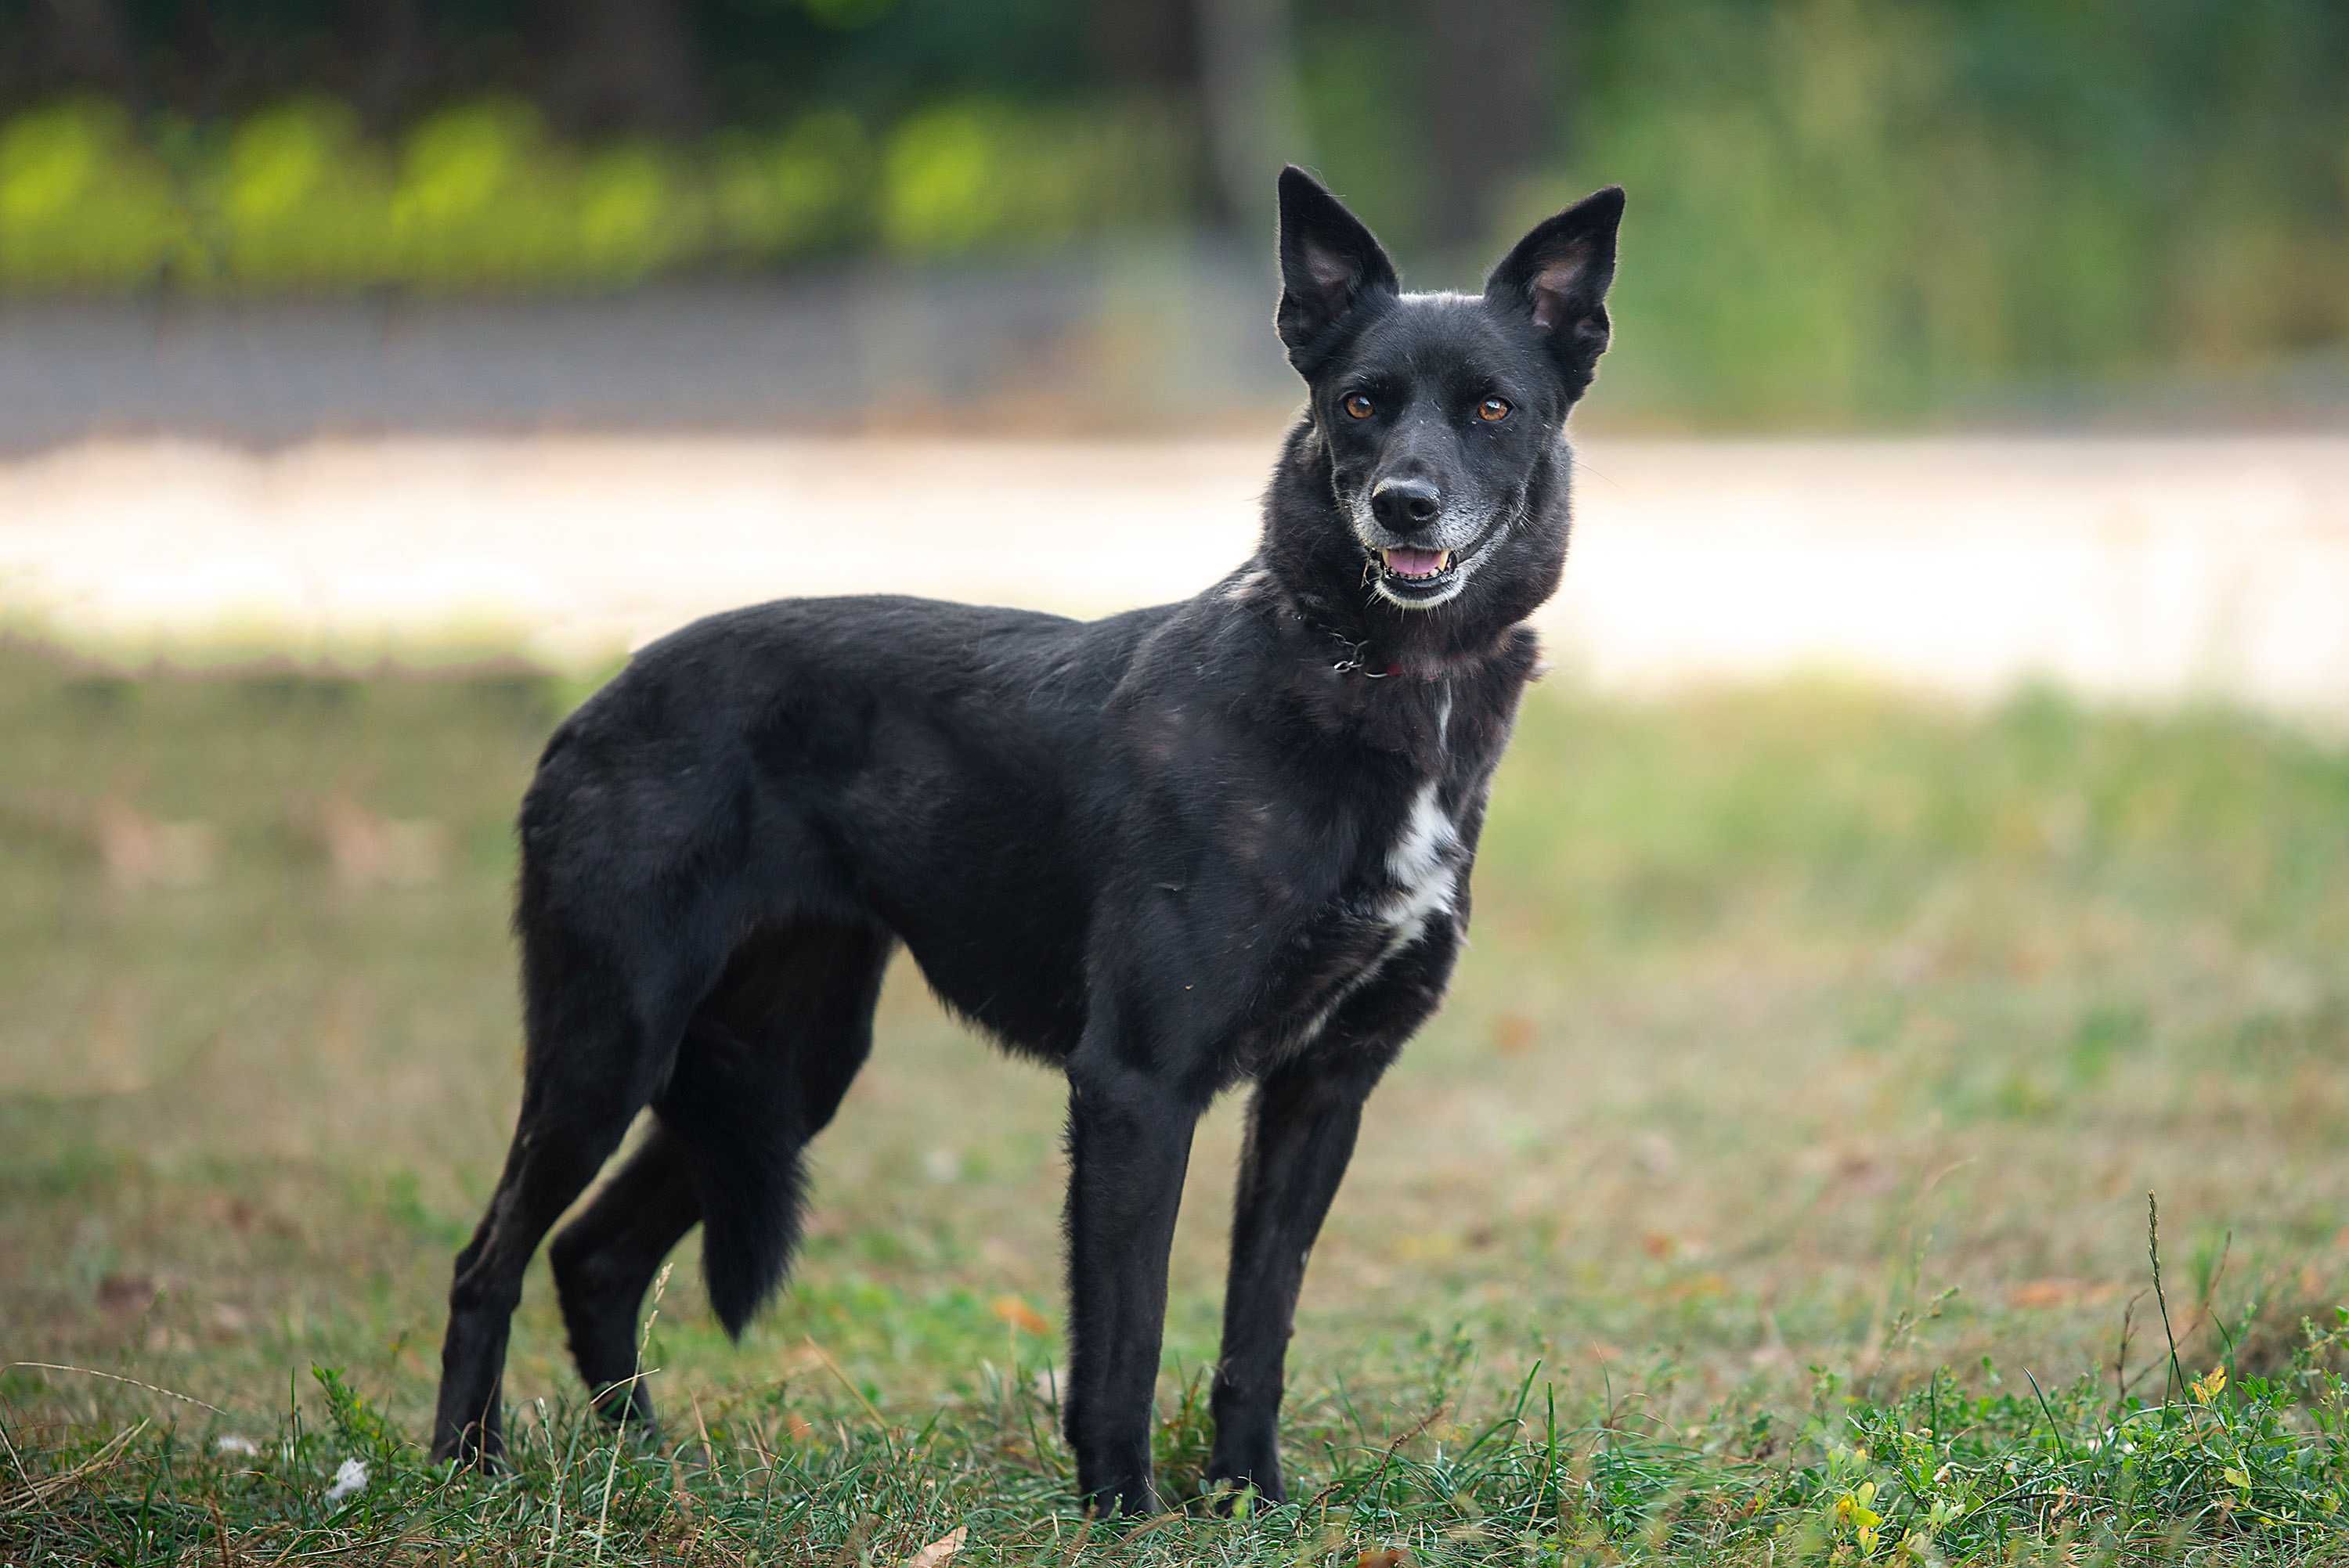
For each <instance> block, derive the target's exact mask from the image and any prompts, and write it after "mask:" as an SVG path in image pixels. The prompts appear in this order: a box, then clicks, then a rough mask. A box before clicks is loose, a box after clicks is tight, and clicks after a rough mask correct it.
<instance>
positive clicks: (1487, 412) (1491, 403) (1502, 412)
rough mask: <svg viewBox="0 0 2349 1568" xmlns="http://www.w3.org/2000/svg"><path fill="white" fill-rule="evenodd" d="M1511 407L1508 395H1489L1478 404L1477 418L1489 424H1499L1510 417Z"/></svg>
mask: <svg viewBox="0 0 2349 1568" xmlns="http://www.w3.org/2000/svg"><path fill="white" fill-rule="evenodd" d="M1509 407H1510V405H1509V400H1508V399H1507V398H1506V397H1487V398H1485V400H1484V401H1483V402H1482V403H1479V404H1477V405H1476V418H1479V419H1482V420H1484V421H1485V423H1486V424H1487V425H1497V424H1499V423H1500V422H1501V421H1502V420H1504V419H1506V418H1508V417H1509Z"/></svg>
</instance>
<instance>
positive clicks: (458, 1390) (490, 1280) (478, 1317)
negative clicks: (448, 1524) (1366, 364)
mask: <svg viewBox="0 0 2349 1568" xmlns="http://www.w3.org/2000/svg"><path fill="white" fill-rule="evenodd" d="M636 1109H637V1106H636V1104H628V1103H625V1102H624V1101H623V1099H622V1098H621V1097H620V1096H618V1095H616V1094H612V1093H609V1092H604V1093H598V1094H596V1095H595V1096H594V1097H592V1098H589V1099H585V1101H584V1102H582V1101H573V1102H570V1103H559V1102H557V1101H556V1099H555V1097H554V1096H553V1095H550V1094H547V1093H544V1092H541V1093H537V1094H533V1093H532V1092H531V1090H530V1088H525V1089H524V1091H523V1112H522V1117H521V1120H520V1123H519V1125H518V1126H517V1127H516V1129H515V1130H514V1140H513V1147H512V1149H511V1150H509V1151H508V1153H507V1155H506V1167H505V1173H504V1175H503V1176H502V1177H501V1178H500V1179H499V1181H498V1190H497V1192H496V1194H495V1195H494V1196H493V1197H492V1198H491V1200H490V1207H489V1212H487V1213H486V1214H484V1215H483V1216H482V1217H481V1226H480V1228H479V1229H478V1230H476V1231H475V1232H474V1233H473V1239H472V1241H471V1243H469V1244H468V1245H467V1246H466V1248H465V1250H464V1251H463V1252H461V1253H458V1255H457V1268H456V1278H455V1280H454V1281H453V1283H452V1284H450V1290H449V1332H448V1336H447V1337H446V1338H445V1339H444V1340H443V1341H442V1342H441V1347H440V1404H439V1409H438V1413H437V1415H436V1416H435V1418H434V1420H433V1425H432V1457H433V1458H434V1459H435V1460H445V1459H456V1460H460V1461H462V1462H465V1463H468V1464H472V1463H478V1462H481V1461H482V1460H489V1459H494V1458H496V1457H497V1455H498V1453H499V1451H500V1450H501V1449H502V1447H503V1443H504V1437H503V1432H502V1418H501V1413H500V1405H501V1402H502V1383H503V1374H504V1367H505V1357H506V1336H507V1332H508V1330H509V1328H510V1327H511V1326H512V1320H513V1310H514V1307H515V1305H516V1304H517V1303H519V1302H520V1301H521V1299H522V1281H523V1271H524V1270H525V1269H527V1268H528V1267H529V1266H530V1259H531V1254H532V1253H534V1252H536V1251H537V1250H538V1243H539V1242H540V1241H541V1240H542V1239H543V1238H544V1237H545V1235H546V1233H547V1230H548V1229H549V1228H550V1227H551V1226H552V1225H553V1224H554V1222H555V1221H556V1220H557V1219H559V1218H560V1217H561V1216H562V1213H563V1211H564V1210H565V1209H567V1208H569V1207H570V1206H571V1204H572V1202H573V1201H574V1200H575V1199H576V1198H577V1197H578V1196H579V1194H580V1193H582V1192H584V1191H586V1190H587V1183H588V1182H590V1181H594V1180H595V1172H596V1171H598V1170H600V1169H602V1167H603V1164H604V1161H605V1160H607V1159H609V1158H610V1157H611V1154H612V1151H613V1150H615V1149H616V1148H618V1147H619V1143H620V1139H621V1137H622V1135H623V1134H625V1133H626V1131H627V1129H628V1123H629V1121H630V1120H631V1119H633V1118H634V1117H635V1115H636Z"/></svg>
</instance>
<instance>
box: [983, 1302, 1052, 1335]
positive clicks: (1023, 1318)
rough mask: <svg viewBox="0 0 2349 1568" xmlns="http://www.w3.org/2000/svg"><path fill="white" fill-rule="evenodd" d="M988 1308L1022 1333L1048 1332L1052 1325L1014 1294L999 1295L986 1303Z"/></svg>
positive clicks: (1050, 1330)
mask: <svg viewBox="0 0 2349 1568" xmlns="http://www.w3.org/2000/svg"><path fill="white" fill-rule="evenodd" d="M988 1311H990V1312H992V1313H994V1314H995V1315H996V1316H998V1317H999V1318H1001V1319H1003V1321H1004V1322H1006V1323H1008V1324H1009V1325H1010V1326H1012V1327H1014V1328H1016V1329H1018V1330H1019V1332H1020V1333H1022V1334H1050V1333H1051V1332H1052V1326H1051V1324H1050V1323H1049V1322H1047V1321H1045V1318H1044V1315H1043V1314H1042V1313H1040V1312H1038V1311H1037V1310H1036V1309H1035V1308H1034V1307H1032V1306H1030V1305H1028V1304H1027V1303H1026V1302H1024V1301H1022V1300H1020V1299H1019V1297H1018V1296H1016V1295H999V1296H997V1297H996V1298H995V1300H994V1301H992V1302H991V1303H989V1304H988Z"/></svg>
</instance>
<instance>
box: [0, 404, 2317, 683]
mask: <svg viewBox="0 0 2349 1568" xmlns="http://www.w3.org/2000/svg"><path fill="white" fill-rule="evenodd" d="M1272 446H1273V442H1272V438H1270V437H1269V436H1268V437H1266V438H1261V439H1254V440H1247V441H1213V442H1186V443H1172V444H1164V445H1141V444H1081V443H1039V442H1017V441H999V442H978V441H954V442H948V441H935V442H933V441H905V440H881V439H872V440H853V439H755V438H707V439H700V438H692V439H678V438H607V437H578V438H571V437H560V436H554V437H543V438H500V439H479V440H474V439H440V438H429V439H427V438H419V439H388V440H369V441H349V442H338V441H320V442H316V443H312V444H308V445H304V446H299V447H295V448H292V449H286V450H285V451H281V452H277V453H273V454H264V455H256V454H252V453H248V452H243V451H239V450H233V449H224V448H219V447H212V446H205V445H201V444H194V443H179V442H171V441H140V442H124V443H96V444H90V445H85V446H79V447H75V448H69V449H62V450H58V451H55V452H51V453H47V454H45V455H42V456H39V457H36V458H31V459H21V460H17V461H14V462H9V463H5V464H0V612H4V613H5V614H7V615H8V616H9V617H11V618H13V619H36V620H38V621H40V622H43V623H46V624H47V626H48V627H49V628H50V629H52V630H54V631H55V632H57V633H60V634H65V635H67V636H68V637H72V638H75V639H78V640H82V641H86V642H88V643H91V644H93V645H98V646H99V647H101V648H111V649H114V650H116V651H119V652H137V651H141V650H145V649H150V648H160V649H171V648H187V647H191V646H195V645H207V646H213V647H219V646H223V645H226V646H232V647H237V648H246V649H250V648H256V647H268V648H273V649H291V650H293V651H295V652H298V653H304V654H310V655H335V656H357V657H365V656H368V655H371V654H373V653H376V652H379V651H394V652H398V651H408V652H419V651H423V650H426V649H429V647H431V646H433V645H445V644H446V643H447V641H448V640H450V639H451V638H457V639H460V640H462V641H465V642H468V643H483V644H490V645H506V646H511V645H513V644H514V643H515V642H517V641H519V642H520V643H521V644H522V645H523V646H525V647H527V648H528V649H530V650H531V651H532V652H533V653H534V654H536V655H539V656H542V657H545V658H550V659H554V660H559V661H564V662H578V661H585V660H593V659H597V658H601V657H605V656H607V655H609V654H610V653H611V652H613V651H614V650H616V649H617V648H620V647H623V646H626V645H631V644H634V643H637V642H641V641H642V640H644V639H645V638H647V637H648V636H651V635H655V634H658V633H660V632H662V631H665V630H667V629H668V628H669V627H672V626H674V625H677V624H679V623H681V622H683V621H685V620H687V619H689V618H690V617H692V616H694V615H697V614H702V613H704V612H706V611H709V610H712V609H717V608H720V607H723V606H726V605H730V604H738V603H747V602H750V601H754V600H758V599H763V598H770V597H774V596H777V595H781V594H790V593H843V592H852V591H866V590H891V591H897V592H905V593H930V594H937V595H943V596H952V597H957V598H968V599H978V600H989V601H995V602H999V603H1022V604H1033V605H1038V606H1042V607H1046V608H1052V609H1060V610H1066V611H1070V612H1073V613H1079V614H1086V613H1097V612H1101V611H1106V610H1112V609H1116V608H1120V607H1123V606H1126V605H1130V604H1136V603H1153V602H1156V601H1162V600H1165V599H1169V598H1174V597H1179V596H1181V595H1184V594H1187V593H1192V592H1194V591H1195V590H1196V589H1197V588H1199V587H1200V586H1201V585H1203V584H1204V583H1208V582H1210V581H1213V580H1214V579H1215V578H1216V577H1217V576H1219V575H1220V574H1221V573H1223V572H1224V571H1225V570H1226V568H1227V567H1228V566H1230V565H1231V564H1232V563H1234V562H1237V561H1238V560H1239V559H1240V558H1241V557H1242V556H1243V555H1244V554H1245V553H1246V552H1247V550H1248V549H1249V548H1250V545H1251V542H1252V541H1253V538H1254V535H1255V531H1256V503H1257V495H1258V493H1259V492H1260V490H1261V489H1262V486H1263V483H1264V478H1265V472H1266V469H1267V466H1268V462H1269V460H1270V457H1271V452H1272ZM1581 456H1582V462H1581V470H1580V479H1579V491H1578V514H1577V516H1578V521H1577V525H1576V535H1575V551H1574V559H1573V562H1572V563H1571V565H1570V566H1569V568H1568V574H1567V590H1566V592H1565V593H1564V594H1563V595H1562V596H1561V598H1560V600H1559V601H1558V602H1557V603H1556V604H1555V605H1554V606H1552V608H1551V609H1550V611H1549V612H1547V615H1546V617H1545V619H1546V624H1547V630H1548V633H1549V637H1550V642H1551V645H1552V649H1553V654H1554V656H1555V657H1556V658H1557V662H1558V663H1559V664H1560V665H1562V666H1563V667H1566V668H1568V669H1572V670H1578V671H1579V672H1581V673H1582V674H1584V675H1586V676H1588V678H1590V679H1592V680H1593V681H1595V682H1597V683H1599V685H1601V686H1606V687H1609V688H1617V689H1621V688H1633V689H1641V688H1653V687H1660V686H1672V685H1676V684H1682V683H1685V682H1689V681H1696V680H1709V679H1715V678H1721V677H1730V678H1743V677H1754V676H1772V675H1777V674H1783V673H1786V672H1790V671H1799V670H1824V671H1830V672H1844V673H1850V674H1857V675H1863V676H1870V677H1875V678H1880V679H1889V680H1892V681H1895V682H1899V683H1903V684H1910V685H1915V686H1923V687H1927V688H1930V689H1933V690H1937V691H1943V692H1949V693H1954V694H1958V695H1961V696H1991V695H1994V694H1996V693H1998V692H2001V691H2003V690H2005V689H2008V688H2010V687H2011V686H2013V685H2014V684H2016V683H2017V682H2019V681H2022V680H2024V679H2029V678H2033V677H2047V678H2053V679H2055V680H2058V681H2061V682H2063V683H2064V684H2066V685H2068V686H2073V687H2075V688H2076V689H2079V690H2082V691H2084V692H2088V693H2092V694H2095V695H2099V696H2119V697H2125V698H2131V699H2145V700H2152V701H2170V700H2176V699H2179V698H2185V697H2201V696H2210V697H2226V698H2231V699H2238V700H2242V701H2246V702H2250V703H2253V704H2255V705H2258V706H2261V707H2268V708H2271V709H2273V710H2276V711H2279V712H2284V713H2290V714H2294V715H2298V716H2302V717H2310V718H2314V719H2317V720H2319V721H2321V722H2323V723H2325V724H2327V725H2329V726H2335V727H2337V726H2341V725H2344V724H2349V437H2307V438H2210V439H2172V440H2137V439H2130V440H2108V439H2050V440H2044V441H2042V440H2007V439H1957V440H1897V441H1894V440H1887V441H1851V440H1844V441H1770V442H1658V441H1634V440H1614V441H1609V440H1596V441H1590V442H1587V443H1585V444H1584V447H1583V449H1582V454H1581Z"/></svg>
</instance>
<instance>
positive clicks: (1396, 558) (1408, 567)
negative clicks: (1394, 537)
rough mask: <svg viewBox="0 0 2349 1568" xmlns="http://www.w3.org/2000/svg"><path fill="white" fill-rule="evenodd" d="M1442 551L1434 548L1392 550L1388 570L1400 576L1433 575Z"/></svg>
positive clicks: (1389, 555) (1388, 553)
mask: <svg viewBox="0 0 2349 1568" xmlns="http://www.w3.org/2000/svg"><path fill="white" fill-rule="evenodd" d="M1439 559H1441V556H1440V552H1436V551H1433V550H1390V551H1388V552H1387V570H1388V571H1390V572H1392V573H1394V574H1395V575H1396V576H1398V577H1433V576H1434V575H1435V569H1436V562H1438V560H1439Z"/></svg>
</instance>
